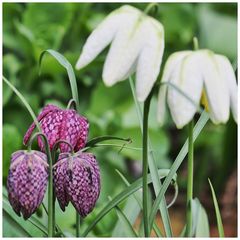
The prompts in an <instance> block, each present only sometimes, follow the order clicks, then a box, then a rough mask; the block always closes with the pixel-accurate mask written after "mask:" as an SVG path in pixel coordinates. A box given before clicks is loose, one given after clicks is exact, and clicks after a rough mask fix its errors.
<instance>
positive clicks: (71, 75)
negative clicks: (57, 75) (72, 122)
mask: <svg viewBox="0 0 240 240" xmlns="http://www.w3.org/2000/svg"><path fill="white" fill-rule="evenodd" d="M46 53H49V54H50V55H51V56H53V57H54V58H55V59H56V60H57V61H58V62H59V64H61V65H62V66H63V67H64V68H65V69H66V70H67V74H68V78H69V82H70V87H71V91H72V97H73V99H74V100H75V102H76V105H77V110H78V112H79V111H80V109H79V98H78V88H77V81H76V77H75V74H74V71H73V67H72V65H71V64H70V62H69V61H68V60H67V59H66V58H65V57H64V56H63V55H62V54H60V53H58V52H56V51H54V50H52V49H48V50H45V51H43V52H42V53H41V55H40V57H39V68H40V67H41V63H42V60H43V57H44V55H45V54H46ZM39 72H40V70H39Z"/></svg>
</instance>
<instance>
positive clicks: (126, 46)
mask: <svg viewBox="0 0 240 240" xmlns="http://www.w3.org/2000/svg"><path fill="white" fill-rule="evenodd" d="M110 43H111V47H110V50H109V52H108V55H107V58H106V61H105V63H104V68H103V75H102V78H103V81H104V83H105V85H107V86H112V85H114V84H115V83H117V82H119V81H123V80H125V79H127V78H128V77H129V76H130V75H131V74H133V73H134V72H136V94H137V98H138V100H139V101H141V102H142V101H145V100H146V98H147V96H148V95H149V93H150V91H151V89H152V87H153V85H154V83H155V81H156V80H157V77H158V75H159V72H160V66H161V62H162V56H163V52H164V28H163V26H162V24H161V23H160V22H158V21H157V20H155V19H154V18H152V17H149V16H147V15H146V14H145V13H143V12H141V11H139V10H138V9H136V8H134V7H131V6H128V5H125V6H123V7H120V8H119V9H117V10H115V11H113V12H112V13H111V14H109V15H108V16H107V17H106V19H104V21H103V22H102V23H100V25H99V26H98V27H97V28H96V29H95V30H94V31H93V32H92V33H91V35H90V36H89V37H88V39H87V42H86V43H85V45H84V47H83V50H82V53H81V55H80V57H79V59H78V61H77V64H76V68H77V69H80V68H83V67H85V66H86V65H87V64H89V63H90V62H91V61H92V60H93V59H94V58H96V57H97V55H98V54H99V53H100V52H101V51H103V49H105V48H106V47H107V46H108V45H109V44H110ZM173 86H175V87H173ZM183 93H184V94H183ZM166 102H168V106H169V109H170V112H171V115H172V118H173V120H174V122H175V123H176V125H177V127H178V128H181V127H183V126H185V125H186V124H187V123H188V122H189V121H191V119H192V118H193V116H194V114H195V113H196V111H197V110H198V106H199V104H200V102H204V104H205V108H206V109H207V111H209V114H210V118H211V120H212V121H213V122H214V123H225V122H226V121H227V120H228V118H229V110H230V107H231V109H232V113H233V117H234V119H235V121H236V122H237V84H236V79H235V74H234V71H233V69H232V66H231V64H230V62H229V60H228V59H227V58H226V57H224V56H222V55H218V54H214V53H213V52H212V51H210V50H198V51H181V52H176V53H174V54H172V55H171V56H170V57H169V58H168V60H167V62H166V65H165V69H164V71H163V76H162V80H161V86H160V91H159V96H158V111H157V113H158V120H159V122H160V123H163V120H164V116H165V109H166Z"/></svg>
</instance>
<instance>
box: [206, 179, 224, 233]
mask: <svg viewBox="0 0 240 240" xmlns="http://www.w3.org/2000/svg"><path fill="white" fill-rule="evenodd" d="M208 182H209V185H210V188H211V192H212V198H213V203H214V208H215V212H216V218H217V225H218V233H219V237H224V228H223V223H222V218H221V214H220V210H219V206H218V202H217V198H216V194H215V191H214V189H213V186H212V183H211V181H210V179H208Z"/></svg>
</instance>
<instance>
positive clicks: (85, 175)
mask: <svg viewBox="0 0 240 240" xmlns="http://www.w3.org/2000/svg"><path fill="white" fill-rule="evenodd" d="M53 177H54V178H53V180H54V187H55V193H56V197H57V199H58V202H59V205H60V207H61V209H62V210H63V211H65V207H66V206H67V205H68V203H69V201H70V202H71V203H72V204H73V206H74V207H75V209H76V210H77V211H78V213H79V214H80V215H81V216H82V217H85V216H87V215H88V214H89V213H90V212H91V211H92V210H93V208H94V206H95V204H96V201H97V199H98V197H99V193H100V171H99V167H98V163H97V161H96V158H95V156H94V155H93V154H91V153H82V152H78V153H76V154H74V155H71V154H69V153H61V154H60V155H59V159H58V162H57V163H56V164H55V165H54V166H53Z"/></svg>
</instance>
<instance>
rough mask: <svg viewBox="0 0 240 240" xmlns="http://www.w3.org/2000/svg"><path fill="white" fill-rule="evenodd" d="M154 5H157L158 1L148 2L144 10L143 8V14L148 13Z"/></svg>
mask: <svg viewBox="0 0 240 240" xmlns="http://www.w3.org/2000/svg"><path fill="white" fill-rule="evenodd" d="M155 7H158V3H150V4H148V5H147V7H146V8H145V10H144V13H145V14H149V13H150V11H151V10H152V9H153V8H155Z"/></svg>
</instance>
